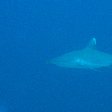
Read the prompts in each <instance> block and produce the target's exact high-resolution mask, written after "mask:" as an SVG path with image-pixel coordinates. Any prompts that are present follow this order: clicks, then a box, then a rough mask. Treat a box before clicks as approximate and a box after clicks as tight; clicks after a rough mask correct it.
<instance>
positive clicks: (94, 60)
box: [51, 38, 112, 69]
mask: <svg viewBox="0 0 112 112" xmlns="http://www.w3.org/2000/svg"><path fill="white" fill-rule="evenodd" d="M51 63H52V64H55V65H57V66H60V67H67V68H90V69H95V68H100V67H107V66H110V65H112V55H110V54H107V53H105V52H102V51H99V50H96V38H92V39H91V40H90V41H89V43H88V45H87V46H86V47H85V48H83V49H81V50H77V51H72V52H69V53H66V54H63V55H61V56H58V57H56V58H54V59H52V60H51Z"/></svg>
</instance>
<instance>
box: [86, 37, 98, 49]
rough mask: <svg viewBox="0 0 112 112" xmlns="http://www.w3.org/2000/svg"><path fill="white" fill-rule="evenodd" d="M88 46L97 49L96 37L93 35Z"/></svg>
mask: <svg viewBox="0 0 112 112" xmlns="http://www.w3.org/2000/svg"><path fill="white" fill-rule="evenodd" d="M87 48H89V49H95V48H96V38H94V37H93V38H92V39H91V40H90V41H89V44H88V46H87Z"/></svg>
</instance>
